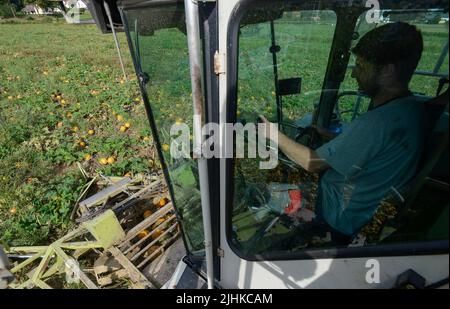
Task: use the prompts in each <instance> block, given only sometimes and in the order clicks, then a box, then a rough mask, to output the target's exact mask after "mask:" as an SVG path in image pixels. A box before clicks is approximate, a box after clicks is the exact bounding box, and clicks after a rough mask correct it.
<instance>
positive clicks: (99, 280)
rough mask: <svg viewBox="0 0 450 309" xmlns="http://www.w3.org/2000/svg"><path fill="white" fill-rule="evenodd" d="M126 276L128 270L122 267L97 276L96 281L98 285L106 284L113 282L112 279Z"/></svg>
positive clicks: (115, 279)
mask: <svg viewBox="0 0 450 309" xmlns="http://www.w3.org/2000/svg"><path fill="white" fill-rule="evenodd" d="M128 276H129V274H128V271H127V270H126V269H124V268H122V269H119V270H117V271H114V272H112V273H110V274H107V275H105V276H101V277H97V283H98V285H100V286H106V285H110V284H113V283H114V281H117V280H118V279H122V278H126V277H128Z"/></svg>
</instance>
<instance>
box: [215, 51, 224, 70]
mask: <svg viewBox="0 0 450 309" xmlns="http://www.w3.org/2000/svg"><path fill="white" fill-rule="evenodd" d="M225 59H226V58H225V54H221V53H219V51H217V50H216V53H215V54H214V73H216V75H220V74H225V68H226V64H225Z"/></svg>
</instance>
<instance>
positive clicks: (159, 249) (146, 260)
mask: <svg viewBox="0 0 450 309" xmlns="http://www.w3.org/2000/svg"><path fill="white" fill-rule="evenodd" d="M179 235H180V233H179V232H176V233H175V235H173V236H172V237H171V238H169V239H168V240H167V243H170V242H171V241H173V240H175V239H177V238H178V236H179ZM164 250H165V244H163V245H162V246H161V247H159V248H158V249H157V250H155V251H154V252H152V254H150V255H149V256H148V257H146V258H145V259H144V260H143V261H142V262H141V263H139V264H138V266H137V268H142V267H143V266H145V265H146V264H147V263H148V262H149V261H151V260H152V259H153V258H154V257H155V256H156V255H157V254H158V253H159V252H160V251H162V252H164Z"/></svg>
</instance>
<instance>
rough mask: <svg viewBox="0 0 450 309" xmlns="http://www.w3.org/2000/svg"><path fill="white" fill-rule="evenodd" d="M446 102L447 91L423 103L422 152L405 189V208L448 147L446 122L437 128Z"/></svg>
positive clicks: (447, 100)
mask: <svg viewBox="0 0 450 309" xmlns="http://www.w3.org/2000/svg"><path fill="white" fill-rule="evenodd" d="M448 102H449V93H448V89H447V90H446V91H445V92H444V93H443V94H441V95H439V96H437V97H435V98H433V99H431V100H429V101H427V102H426V103H425V141H424V150H423V153H422V157H421V160H420V163H419V167H418V170H417V173H416V175H415V176H414V178H413V179H412V180H411V181H410V183H409V185H408V187H407V191H406V201H405V202H406V204H407V205H406V206H408V205H409V204H410V203H411V202H412V201H413V200H414V199H415V197H416V196H417V193H418V191H419V190H420V188H421V187H422V185H423V184H424V182H425V180H426V177H427V176H428V175H429V174H430V172H431V171H432V170H433V168H434V166H435V165H436V163H437V162H438V160H439V159H440V157H441V155H442V154H443V153H444V151H445V149H446V148H447V147H448V134H449V133H448V120H447V126H446V128H444V129H443V130H442V129H440V128H438V127H437V125H438V123H440V119H441V117H443V116H444V115H445V114H444V111H445V109H446V106H447V107H448ZM447 115H448V114H447ZM447 117H448V116H447ZM404 206H405V205H404Z"/></svg>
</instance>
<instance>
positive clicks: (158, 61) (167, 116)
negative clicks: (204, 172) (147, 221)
mask: <svg viewBox="0 0 450 309" xmlns="http://www.w3.org/2000/svg"><path fill="white" fill-rule="evenodd" d="M123 16H124V19H125V21H126V24H127V28H128V30H129V38H130V39H131V42H132V46H133V49H134V50H133V52H134V55H133V57H134V59H135V65H136V71H137V73H138V76H139V78H140V79H141V80H144V82H143V84H144V90H145V92H146V94H147V96H148V99H149V103H150V108H151V113H152V116H153V119H152V121H154V124H155V126H156V131H157V132H156V133H157V137H158V139H159V141H160V146H161V149H162V154H163V160H164V162H165V164H166V166H167V173H168V175H169V181H170V184H169V185H170V186H171V187H172V190H173V193H174V201H173V203H174V206H175V207H176V209H177V211H178V213H179V215H180V217H181V219H182V228H183V230H184V235H185V238H186V241H187V245H188V249H189V251H190V252H191V253H194V254H196V253H198V254H203V253H202V252H203V239H204V236H203V224H202V213H201V201H200V189H199V182H198V169H197V164H196V162H195V161H194V160H192V159H186V158H179V159H178V158H177V159H175V158H172V156H171V153H170V145H171V142H172V139H171V138H172V137H171V133H170V132H171V131H170V130H171V127H172V125H174V124H187V125H188V126H189V127H190V129H191V130H190V131H191V132H192V115H193V111H192V103H191V102H192V101H191V84H190V74H189V55H188V46H187V38H186V34H185V32H186V31H185V23H184V21H185V17H184V8H183V7H182V6H179V5H164V6H161V7H158V6H151V7H147V8H139V9H133V10H131V9H130V10H124V12H123ZM183 151H187V152H188V153H189V151H190V149H183Z"/></svg>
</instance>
